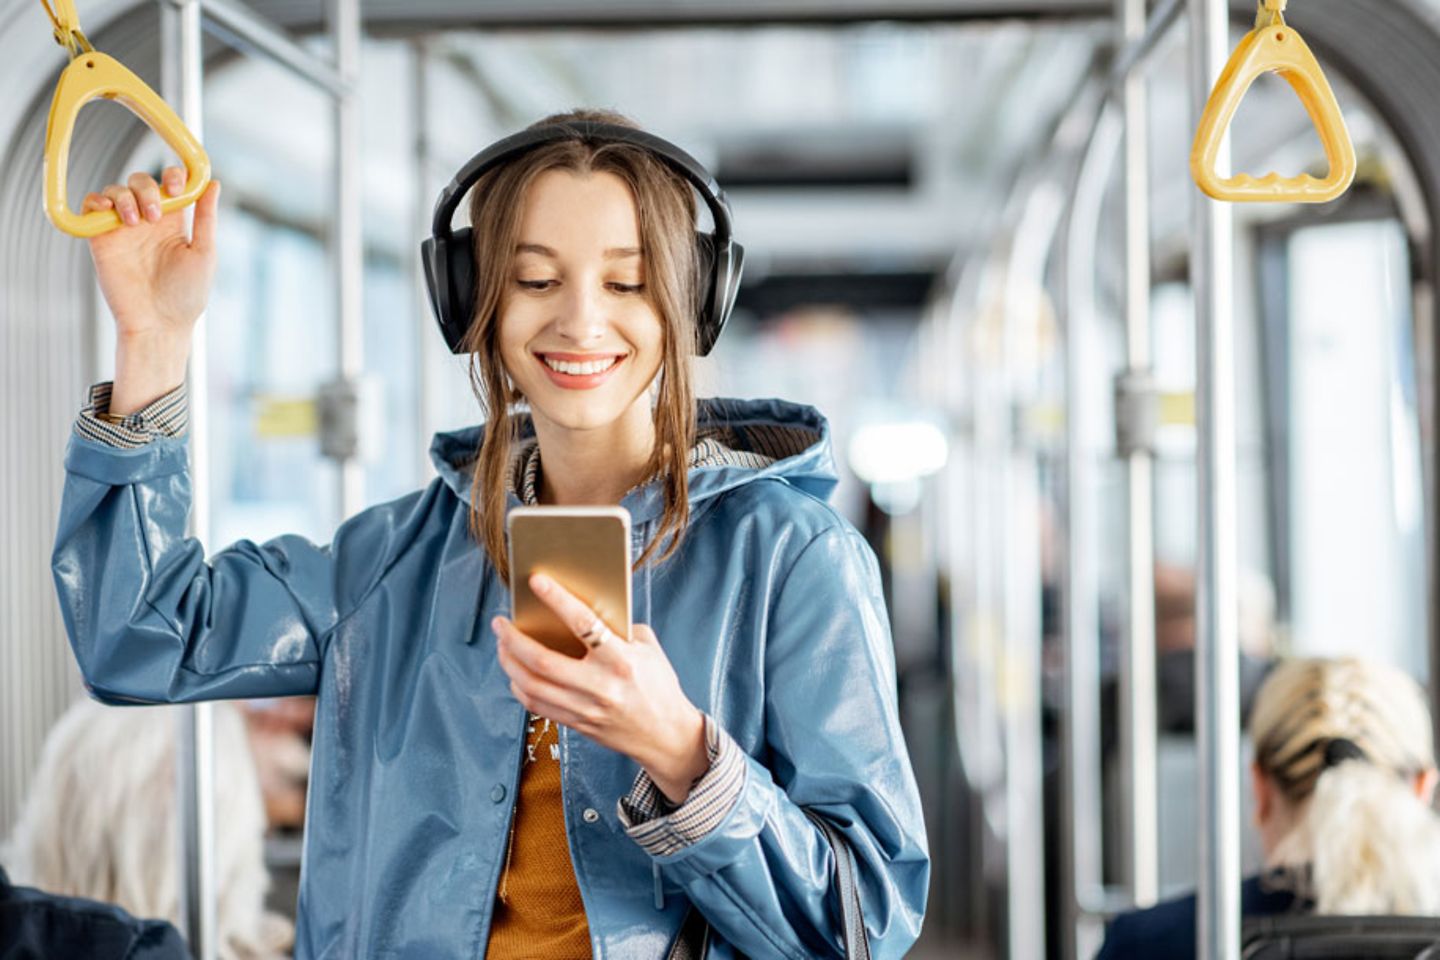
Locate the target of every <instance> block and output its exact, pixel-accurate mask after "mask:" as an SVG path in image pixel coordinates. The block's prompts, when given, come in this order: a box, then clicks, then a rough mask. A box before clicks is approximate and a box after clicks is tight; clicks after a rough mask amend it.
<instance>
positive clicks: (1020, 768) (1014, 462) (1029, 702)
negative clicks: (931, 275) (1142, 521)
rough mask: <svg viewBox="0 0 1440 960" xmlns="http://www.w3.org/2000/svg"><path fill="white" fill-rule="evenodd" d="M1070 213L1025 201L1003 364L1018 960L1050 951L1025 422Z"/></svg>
mask: <svg viewBox="0 0 1440 960" xmlns="http://www.w3.org/2000/svg"><path fill="white" fill-rule="evenodd" d="M1063 207H1064V196H1063V194H1062V192H1061V190H1060V189H1059V188H1058V187H1057V186H1056V185H1054V184H1052V183H1049V182H1045V183H1042V184H1041V185H1039V186H1037V187H1036V188H1035V189H1034V190H1033V191H1032V192H1031V194H1030V197H1029V199H1028V200H1027V201H1026V204H1025V211H1024V214H1023V216H1022V217H1021V219H1020V223H1019V226H1017V228H1016V230H1015V236H1014V239H1013V241H1012V242H1011V246H1010V255H1009V258H1008V261H1007V263H1006V268H1005V293H1004V305H1005V310H1004V317H1005V324H1004V328H1003V329H1002V330H1001V343H1002V347H1001V358H1002V359H1001V364H1002V367H1003V368H1004V387H1005V392H1004V397H1005V401H1006V407H1005V409H1006V411H1007V413H1008V414H1009V415H1008V416H1006V418H1005V421H1006V423H1005V428H1006V434H1007V437H1006V440H1007V443H1006V449H1005V455H1004V459H1003V460H1002V470H1003V471H1004V473H1003V483H1002V487H1001V495H1002V497H1003V498H1004V501H1003V505H1002V507H1003V512H1002V513H1001V522H1002V524H1003V529H1004V531H1005V536H1004V537H1003V539H1002V545H1003V554H1002V556H1003V566H1002V574H1001V575H1002V577H1003V578H1004V579H1003V583H1002V590H1003V592H1002V597H1001V601H1002V603H1003V608H1002V609H1003V610H1004V614H1003V618H1002V619H1003V621H1004V623H1005V634H1004V661H1003V662H1004V664H1005V667H1004V671H1003V673H1002V675H1001V679H1002V689H1003V690H1004V699H1003V701H1002V707H1001V709H1002V719H1003V723H1004V729H1005V809H1006V826H1007V835H1006V844H1005V846H1006V861H1007V862H1006V874H1007V877H1008V880H1009V883H1008V887H1007V897H1008V900H1009V903H1008V909H1007V911H1006V916H1007V922H1008V925H1009V933H1008V938H1007V940H1008V943H1009V945H1010V956H1012V957H1042V956H1044V955H1045V911H1044V905H1045V856H1044V849H1045V848H1044V839H1045V819H1044V817H1043V816H1042V811H1041V804H1040V803H1039V802H1037V799H1038V798H1039V797H1040V795H1041V792H1042V781H1043V779H1044V762H1043V758H1042V757H1041V749H1040V747H1041V744H1040V740H1041V733H1040V702H1041V690H1040V674H1041V665H1040V643H1041V639H1042V637H1041V633H1042V630H1041V624H1040V618H1039V609H1040V594H1041V582H1040V581H1041V571H1040V529H1039V525H1038V524H1039V516H1040V492H1039V466H1038V464H1037V462H1036V452H1035V450H1034V448H1033V446H1032V444H1031V443H1030V441H1029V438H1028V437H1027V436H1026V435H1025V428H1024V427H1023V426H1022V425H1021V424H1022V421H1023V412H1024V411H1025V410H1027V409H1028V407H1029V406H1030V404H1032V403H1033V402H1034V400H1035V397H1036V394H1037V392H1038V375H1039V368H1040V356H1039V344H1038V335H1039V330H1040V317H1041V314H1042V312H1043V310H1044V309H1045V303H1044V299H1043V296H1044V294H1043V291H1044V283H1045V267H1046V263H1047V259H1048V254H1049V251H1050V248H1051V246H1052V245H1053V242H1054V238H1055V231H1056V226H1057V224H1058V223H1059V220H1060V214H1061V212H1062V209H1063Z"/></svg>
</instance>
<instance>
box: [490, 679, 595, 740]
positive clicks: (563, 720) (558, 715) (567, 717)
mask: <svg viewBox="0 0 1440 960" xmlns="http://www.w3.org/2000/svg"><path fill="white" fill-rule="evenodd" d="M510 694H511V695H512V696H513V697H514V698H515V699H516V700H517V701H519V703H520V706H522V707H524V708H525V709H526V710H529V711H530V712H531V713H533V714H535V715H536V716H540V717H544V718H545V719H546V720H549V721H550V722H551V723H558V724H560V725H561V726H565V727H569V728H570V729H572V730H580V731H582V732H583V731H585V730H588V729H590V728H591V727H592V726H593V724H591V723H589V722H588V721H586V720H585V718H583V717H581V716H580V715H579V714H576V713H575V712H573V711H571V710H566V709H565V708H564V707H562V706H559V705H558V704H554V703H551V702H550V701H548V700H546V699H545V697H543V696H537V695H536V694H535V693H533V692H532V691H529V690H527V689H525V687H524V686H522V685H521V684H518V683H516V682H514V681H513V680H512V681H511V682H510Z"/></svg>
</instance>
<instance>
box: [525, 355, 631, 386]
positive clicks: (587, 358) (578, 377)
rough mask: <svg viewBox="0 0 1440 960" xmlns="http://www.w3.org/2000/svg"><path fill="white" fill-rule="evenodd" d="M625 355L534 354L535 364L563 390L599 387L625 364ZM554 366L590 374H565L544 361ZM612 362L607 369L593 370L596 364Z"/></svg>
mask: <svg viewBox="0 0 1440 960" xmlns="http://www.w3.org/2000/svg"><path fill="white" fill-rule="evenodd" d="M627 356H628V355H627V354H623V353H621V354H616V353H537V354H534V357H535V362H536V363H538V364H540V368H541V369H542V370H544V371H545V375H546V376H547V377H549V378H550V382H551V383H553V384H555V385H556V386H557V387H560V388H562V389H565V390H591V389H594V388H595V387H598V386H600V385H601V384H602V383H604V382H605V381H606V380H609V379H610V377H611V376H613V375H614V373H615V371H616V370H619V369H620V367H621V366H622V365H623V364H624V363H625V360H626V359H627ZM547 360H549V361H552V362H554V363H556V364H563V365H564V366H566V367H570V368H571V369H572V370H589V371H591V372H583V373H582V372H567V371H565V370H556V369H555V368H554V367H552V366H551V365H550V363H547V362H546V361H547ZM607 360H613V361H614V362H613V363H611V364H610V365H609V366H608V367H605V368H604V369H601V370H595V369H594V367H595V366H596V365H597V364H601V363H604V362H605V361H607Z"/></svg>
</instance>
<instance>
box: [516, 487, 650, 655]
mask: <svg viewBox="0 0 1440 960" xmlns="http://www.w3.org/2000/svg"><path fill="white" fill-rule="evenodd" d="M506 526H507V529H508V531H509V535H510V612H511V619H512V620H514V621H515V625H516V626H517V627H519V628H520V630H522V631H523V632H525V633H527V634H529V635H530V636H532V637H534V638H535V639H536V640H538V641H540V642H541V643H543V644H545V645H546V646H547V647H550V648H551V649H552V650H558V651H560V652H561V653H565V654H568V655H570V656H574V657H582V656H584V655H585V653H586V649H585V645H584V644H583V643H581V642H580V640H579V638H578V637H576V636H575V632H574V631H573V630H571V629H570V627H569V626H567V625H566V624H565V623H564V622H562V621H561V620H560V618H559V616H557V615H556V614H555V613H554V612H553V611H552V610H551V609H550V607H549V606H547V605H546V604H545V602H544V601H542V600H541V599H540V598H539V597H537V596H535V594H534V593H533V592H532V591H531V589H530V577H531V575H532V574H535V573H544V574H546V575H548V576H550V577H551V578H552V579H554V580H555V582H557V583H559V584H560V585H561V586H563V587H565V589H567V590H569V591H570V592H571V593H573V594H575V596H577V597H579V598H580V600H581V602H583V603H584V604H585V605H586V606H588V607H589V608H590V609H592V610H594V611H595V613H596V614H598V615H599V616H600V618H601V619H602V620H604V621H605V625H606V626H608V627H609V628H610V629H611V631H613V632H614V633H615V635H616V636H617V637H621V638H624V639H627V640H628V639H629V637H630V513H629V511H627V510H625V509H624V508H623V507H618V506H617V507H516V508H515V509H514V510H511V511H510V515H509V517H508V518H507V520H506Z"/></svg>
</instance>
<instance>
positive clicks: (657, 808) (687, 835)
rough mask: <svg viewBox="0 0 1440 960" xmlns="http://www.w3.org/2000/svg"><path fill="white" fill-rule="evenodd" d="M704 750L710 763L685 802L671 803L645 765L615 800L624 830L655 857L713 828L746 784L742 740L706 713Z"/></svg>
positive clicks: (677, 849)
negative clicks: (740, 742)
mask: <svg viewBox="0 0 1440 960" xmlns="http://www.w3.org/2000/svg"><path fill="white" fill-rule="evenodd" d="M704 717H705V752H706V754H708V756H709V758H710V768H709V769H708V770H706V771H705V773H703V774H701V775H700V776H699V777H698V778H697V779H696V780H695V782H694V783H693V784H691V786H690V794H689V796H687V797H686V798H685V802H684V803H682V804H680V805H679V806H676V805H674V804H672V803H671V802H670V801H669V800H668V799H667V798H666V796H665V794H664V793H662V792H661V791H660V788H659V787H657V786H656V785H655V781H654V780H652V779H651V778H650V774H648V773H646V772H645V771H644V770H643V769H642V770H641V771H640V772H639V773H638V774H636V776H635V783H634V785H633V786H632V787H631V788H630V792H629V793H628V794H627V795H625V796H624V797H621V798H620V799H619V800H618V801H617V802H616V804H615V810H616V815H617V817H618V818H619V820H620V823H621V825H623V826H624V827H625V833H626V834H627V835H628V836H629V837H630V839H632V840H634V841H635V842H636V843H638V844H639V845H640V846H641V848H643V849H644V850H645V852H646V853H648V854H650V855H651V856H652V857H663V856H668V855H670V854H674V853H678V852H679V851H681V850H683V849H685V848H686V847H688V846H690V845H691V844H693V843H696V842H698V841H699V840H701V839H703V838H704V837H705V836H706V835H707V834H708V833H710V831H712V830H714V829H715V827H716V826H717V825H719V824H720V822H721V821H723V820H724V819H725V815H726V814H728V813H729V812H730V808H731V807H733V806H735V801H736V800H738V799H739V798H740V793H741V791H742V790H743V789H744V786H745V758H744V754H743V752H742V751H741V749H740V745H739V744H737V743H736V742H735V740H734V739H733V738H732V737H731V736H730V734H728V733H726V732H725V731H724V730H722V729H721V728H720V724H718V723H716V722H715V719H714V718H713V717H711V716H710V714H708V713H707V714H705V715H704Z"/></svg>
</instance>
